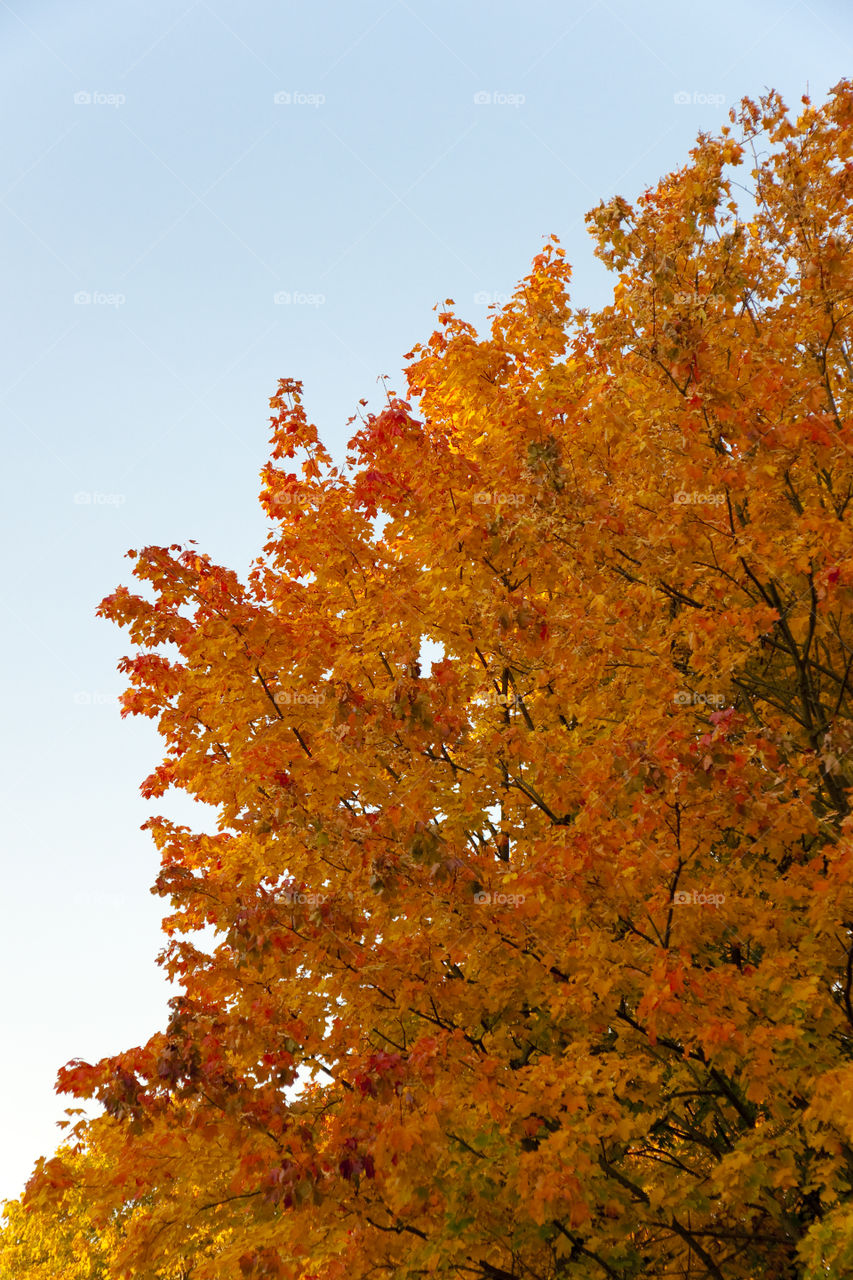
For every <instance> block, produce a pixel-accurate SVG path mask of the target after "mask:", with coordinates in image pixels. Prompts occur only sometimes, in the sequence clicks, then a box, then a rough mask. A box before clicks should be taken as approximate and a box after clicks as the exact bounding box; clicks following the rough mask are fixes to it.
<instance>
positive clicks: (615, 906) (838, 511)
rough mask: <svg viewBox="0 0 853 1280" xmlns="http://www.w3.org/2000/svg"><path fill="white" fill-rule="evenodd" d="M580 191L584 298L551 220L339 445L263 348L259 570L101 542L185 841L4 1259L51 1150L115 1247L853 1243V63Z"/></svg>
mask: <svg viewBox="0 0 853 1280" xmlns="http://www.w3.org/2000/svg"><path fill="white" fill-rule="evenodd" d="M743 187H745V188H746V189H747V192H748V194H747V197H746V200H745V201H744V200H741V203H740V205H739V203H738V198H737V192H738V191H739V190H742V189H743ZM742 208H745V211H744V212H742V211H741V209H742ZM588 221H589V224H590V228H591V231H592V234H593V237H594V240H595V244H596V251H597V253H598V254H599V256H600V257H601V258H602V260H603V261H604V262H605V263H606V264H607V266H608V267H609V268H611V269H612V271H613V272H614V275H615V277H616V279H615V287H614V292H613V301H612V304H611V305H609V306H606V307H604V308H603V309H602V310H601V311H599V312H597V313H591V312H589V311H586V310H578V309H576V308H574V307H573V305H572V303H571V300H570V297H569V293H568V281H569V267H568V265H567V264H566V262H565V259H564V255H563V250H562V249H561V248H560V247H559V245H558V243H557V242H556V240H554V239H552V240H550V241H549V242H548V243H547V244H546V246H545V248H544V249H543V251H542V253H541V254H540V255H539V256H538V257H537V258H536V259H535V261H534V264H533V269H532V271H531V274H530V275H529V276H528V277H527V278H526V279H525V280H524V281H523V282H522V283H521V285H520V286H519V288H518V290H517V292H516V294H515V295H514V297H513V299H512V300H511V301H510V302H509V303H508V304H507V305H506V306H505V307H503V308H501V309H498V310H496V311H495V313H494V315H493V318H492V321H491V329H490V333H489V335H488V336H487V337H481V336H479V335H478V333H477V332H476V331H475V329H474V328H472V326H471V325H469V324H467V323H465V322H464V321H463V320H462V319H460V318H459V317H458V316H457V315H456V314H455V312H454V311H453V309H452V303H450V302H448V303H447V304H446V309H445V310H444V311H443V312H442V313H441V314H440V316H439V328H438V330H437V332H436V333H434V334H433V336H432V337H431V338H430V339H429V341H428V342H427V343H426V344H425V345H423V346H419V347H416V348H415V350H414V351H413V352H411V353H409V356H408V357H407V360H408V366H407V377H408V393H407V398H406V399H401V398H397V397H396V396H393V395H391V396H389V400H388V404H387V406H386V407H385V408H384V409H383V410H382V411H381V412H379V413H377V414H372V413H368V414H366V415H363V416H362V418H361V420H360V422H358V424H357V430H356V432H355V435H354V437H353V439H352V441H351V443H350V453H349V454H348V456H347V458H346V460H345V461H339V462H338V463H337V464H336V462H335V460H334V459H333V458H332V457H331V456H330V454H329V452H328V451H327V449H326V448H325V447H324V446H323V444H322V443H321V441H320V438H319V435H318V432H317V430H316V428H315V427H314V426H313V425H311V423H310V422H309V421H308V419H307V416H306V414H305V411H304V409H303V405H302V401H301V391H300V386H299V384H298V383H295V382H290V381H283V382H281V383H280V385H279V389H278V391H277V393H276V395H275V396H274V397H273V399H272V401H271V406H272V409H273V414H274V416H273V419H272V426H273V434H272V446H273V447H272V456H271V460H270V462H269V463H268V465H266V466H265V468H264V470H263V473H262V476H263V491H262V502H263V504H264V506H265V509H266V511H267V513H268V515H269V517H270V520H271V532H270V535H269V539H268V541H267V543H266V546H265V547H264V551H263V554H262V555H261V556H260V557H259V559H258V560H257V562H256V563H255V564H254V566H253V568H252V570H251V572H250V574H249V575H248V579H247V581H245V582H242V581H240V580H239V578H238V577H237V575H236V574H235V573H233V572H231V571H230V570H228V569H225V568H222V567H220V566H218V565H216V564H214V563H212V562H211V560H210V559H209V558H208V557H207V556H205V555H204V554H202V553H200V552H198V551H197V550H196V549H195V548H194V547H192V546H190V547H188V548H182V547H179V546H172V547H147V548H145V549H144V550H143V551H141V552H139V553H136V552H131V553H130V554H131V556H132V557H133V559H134V562H135V563H134V574H135V576H136V579H137V581H138V582H139V583H140V584H141V585H140V589H139V590H138V591H135V592H134V591H131V590H130V589H128V588H127V587H120V588H119V589H118V590H117V591H116V592H115V593H114V594H113V595H111V596H108V597H107V599H105V600H104V601H103V603H102V605H101V608H100V612H101V614H102V615H103V616H104V617H106V618H108V619H110V620H112V621H113V622H116V623H118V624H120V625H122V626H125V627H127V629H128V632H129V636H130V641H131V643H132V645H133V654H132V655H131V656H129V657H128V658H126V659H124V660H123V663H122V669H123V671H124V672H125V673H126V675H127V677H128V680H129V689H128V692H127V693H126V694H125V695H124V711H125V713H128V714H136V715H144V716H148V717H151V718H152V719H154V720H156V722H157V724H158V726H159V730H160V733H161V734H162V735H163V739H164V742H165V754H164V757H163V760H162V763H161V764H160V765H159V766H158V767H157V768H156V769H155V770H154V772H153V773H152V774H151V776H150V777H149V778H148V779H147V780H146V782H145V783H144V786H143V792H144V794H145V795H146V796H149V797H151V798H157V797H160V796H162V795H163V794H164V793H165V792H166V791H167V789H168V788H170V787H177V788H181V789H183V790H184V791H185V792H187V793H189V794H190V795H191V796H194V797H196V798H197V799H198V800H201V801H204V802H205V803H206V804H209V805H213V806H215V807H216V809H217V811H218V814H219V822H218V831H217V833H216V834H213V835H207V834H198V833H194V832H193V831H191V830H190V829H188V828H187V827H185V826H180V825H177V824H175V823H173V822H170V821H167V820H166V819H165V818H162V817H154V818H152V819H151V820H150V822H149V823H148V824H147V825H148V826H149V828H150V831H151V835H152V837H153V840H154V842H155V844H156V846H157V849H158V850H159V853H160V856H161V859H162V867H161V870H160V873H159V876H158V878H157V882H156V888H155V891H156V892H157V893H159V894H161V895H162V896H163V897H164V899H167V900H168V901H169V902H170V904H171V907H170V914H168V915H167V916H166V918H165V920H164V928H165V931H166V934H167V935H168V939H169V940H168V943H167V945H166V947H165V950H164V952H163V954H162V957H161V961H162V964H163V965H164V966H165V968H166V971H167V972H168V974H169V975H170V976H171V977H172V978H173V979H174V981H175V983H176V984H177V990H179V992H180V994H178V995H176V996H175V998H174V999H173V1000H172V1002H171V1007H172V1013H171V1018H170V1020H169V1023H168V1026H166V1027H165V1028H164V1029H163V1030H162V1031H160V1032H158V1033H157V1034H155V1035H154V1036H152V1037H151V1039H150V1040H148V1042H147V1043H145V1044H144V1045H142V1046H141V1047H138V1048H133V1049H129V1050H128V1051H127V1052H125V1053H121V1054H118V1055H116V1056H115V1057H112V1058H109V1059H105V1060H103V1061H101V1062H98V1063H96V1064H88V1063H83V1062H75V1063H71V1064H69V1065H68V1066H67V1067H66V1068H64V1070H63V1071H62V1072H61V1074H60V1080H59V1086H60V1088H61V1089H62V1090H63V1091H64V1092H66V1093H69V1094H71V1095H74V1096H75V1097H76V1098H78V1099H87V1098H88V1099H96V1100H97V1101H99V1102H100V1104H101V1105H102V1108H103V1115H102V1116H100V1117H99V1118H97V1119H94V1120H87V1121H83V1122H80V1121H77V1122H75V1123H74V1125H73V1126H72V1128H71V1130H70V1134H69V1145H68V1146H67V1147H66V1148H65V1152H66V1154H65V1155H63V1154H62V1153H60V1154H59V1156H57V1157H56V1159H55V1160H54V1161H52V1162H48V1163H44V1162H42V1163H41V1164H40V1165H39V1166H38V1167H37V1169H36V1172H35V1174H34V1175H33V1178H32V1179H31V1181H30V1183H29V1186H28V1190H27V1194H26V1196H25V1198H24V1202H23V1203H24V1207H23V1208H22V1207H21V1206H20V1205H18V1206H13V1213H12V1218H11V1220H10V1225H9V1226H8V1227H7V1230H6V1234H5V1237H4V1248H5V1249H9V1248H11V1247H13V1245H12V1244H10V1243H9V1242H10V1240H14V1239H17V1238H19V1236H20V1229H21V1228H20V1223H21V1221H22V1214H24V1210H25V1209H26V1215H25V1216H26V1217H27V1219H28V1222H30V1223H31V1224H34V1225H31V1226H30V1227H29V1228H28V1229H29V1230H30V1231H31V1232H32V1231H36V1232H37V1233H38V1232H41V1233H42V1235H43V1236H44V1237H45V1239H50V1238H53V1237H55V1236H56V1234H57V1232H61V1220H62V1215H63V1214H66V1217H67V1210H68V1205H69V1203H70V1201H69V1197H73V1196H78V1197H79V1194H80V1186H81V1179H80V1177H79V1167H80V1162H84V1163H85V1164H86V1165H87V1168H88V1174H87V1177H86V1179H85V1186H86V1205H87V1206H88V1207H87V1210H86V1211H87V1213H89V1214H90V1215H93V1217H94V1219H95V1220H97V1221H108V1220H109V1221H112V1220H114V1218H115V1216H116V1215H118V1218H119V1219H120V1229H118V1228H117V1229H116V1233H115V1240H114V1241H112V1242H111V1245H110V1254H109V1266H110V1271H109V1274H110V1275H111V1276H113V1275H114V1276H116V1277H119V1276H134V1277H161V1278H164V1280H165V1278H169V1277H177V1276H180V1275H185V1276H191V1277H192V1278H193V1280H208V1278H209V1280H231V1278H232V1277H233V1278H234V1280H237V1278H238V1277H243V1278H256V1280H260V1278H261V1277H285V1278H286V1280H309V1277H311V1278H313V1280H345V1278H346V1280H367V1277H376V1276H387V1277H391V1278H393V1280H407V1278H409V1277H416V1276H423V1275H436V1276H446V1277H454V1278H458V1280H527V1278H529V1280H557V1278H559V1277H566V1278H567V1280H574V1278H576V1277H577V1278H578V1280H584V1278H586V1277H589V1278H590V1280H593V1278H596V1280H600V1278H602V1277H609V1278H610V1280H629V1278H630V1277H640V1276H642V1277H663V1276H667V1277H683V1278H684V1280H687V1278H688V1277H689V1278H691V1280H693V1278H698V1277H701V1278H703V1280H706V1278H707V1280H711V1278H713V1280H760V1278H764V1277H775V1278H778V1280H794V1278H795V1277H796V1278H798V1280H818V1278H820V1280H825V1278H826V1277H838V1278H841V1277H845V1276H849V1275H850V1274H853V1202H851V1183H853V818H851V814H850V799H849V794H850V782H851V776H853V775H851V754H850V753H851V745H853V722H852V721H851V711H853V706H851V683H850V674H851V668H853V553H852V552H851V496H853V458H851V449H853V426H851V419H850V401H851V393H853V366H851V348H850V340H851V333H850V328H851V314H853V279H852V278H851V264H853V257H851V243H853V82H842V83H841V84H839V85H837V86H836V88H835V89H834V90H833V91H832V93H831V95H830V97H829V99H828V100H827V102H826V104H825V105H823V106H822V107H819V108H818V107H814V106H813V105H812V104H811V103H810V102H809V100H808V99H803V105H802V110H801V111H800V113H799V115H798V116H797V117H796V118H792V117H791V115H790V114H789V113H788V111H787V110H786V108H785V106H784V104H783V103H782V102H781V100H780V99H779V97H778V96H777V95H776V94H775V93H770V94H768V95H766V96H765V97H763V98H762V99H761V100H760V101H759V102H758V103H753V102H751V101H749V100H745V101H744V103H743V104H742V106H741V108H740V110H739V111H737V112H735V111H733V112H732V113H731V117H730V124H729V125H728V126H726V127H725V128H723V130H722V132H721V134H720V135H719V136H717V137H711V136H706V135H702V136H700V138H699V139H698V141H697V144H696V146H695V147H694V148H693V150H692V151H691V153H690V159H689V163H687V164H686V165H685V166H684V167H683V168H682V169H680V170H678V171H677V172H675V173H672V174H670V175H669V176H667V177H666V178H665V179H664V180H663V181H661V182H660V184H659V185H658V186H657V187H655V188H654V189H651V190H649V191H647V192H645V194H643V195H642V196H641V197H640V198H639V200H637V202H636V203H635V204H634V205H631V204H629V203H628V202H627V201H626V200H624V199H622V198H619V197H617V198H616V199H613V200H611V201H610V202H608V203H606V204H602V205H600V206H599V207H598V208H597V209H595V210H594V211H593V212H592V213H591V214H590V215H589V217H588ZM425 640H426V641H430V642H432V647H431V648H430V649H429V652H431V653H433V654H436V653H437V654H438V655H439V656H437V657H435V658H434V660H433V661H432V663H431V666H430V667H429V669H427V666H426V662H425V660H423V659H422V655H423V654H424V641H425ZM204 926H210V927H211V928H212V930H213V931H215V935H214V936H215V942H213V943H211V944H210V945H209V946H204V945H202V940H201V937H200V935H199V932H198V931H199V930H200V929H202V928H203V927H204ZM309 1074H310V1075H311V1077H312V1078H311V1080H310V1081H309V1082H307V1083H304V1082H305V1080H306V1077H307V1076H308V1075H309ZM300 1082H303V1083H300ZM69 1152H70V1153H71V1154H68V1153H69ZM111 1215H112V1217H111ZM16 1232H17V1233H18V1235H17V1236H16ZM18 1274H20V1275H26V1276H27V1277H32V1278H33V1280H40V1276H41V1273H40V1272H39V1271H38V1270H36V1269H32V1270H30V1269H27V1270H25V1271H20V1272H19V1273H18ZM93 1274H97V1273H93ZM68 1275H69V1277H71V1276H74V1277H75V1280H76V1273H72V1272H69V1273H68Z"/></svg>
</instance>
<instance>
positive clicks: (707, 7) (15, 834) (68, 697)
mask: <svg viewBox="0 0 853 1280" xmlns="http://www.w3.org/2000/svg"><path fill="white" fill-rule="evenodd" d="M851 54H853V10H851V8H850V5H849V0H810V2H809V3H801V2H799V0H795V2H794V3H790V4H788V3H786V2H785V0H746V2H745V0H737V2H736V3H735V2H733V0H716V2H715V3H714V4H706V3H703V4H696V3H691V0H646V2H645V3H639V2H638V0H633V2H632V0H606V2H605V0H598V2H596V0H589V2H587V0H563V2H562V3H560V2H559V0H524V2H523V3H522V2H521V0H429V2H428V3H427V0H334V3H332V2H330V0H325V2H324V0H313V2H312V3H299V4H297V3H287V2H286V0H248V2H247V0H194V2H190V3H183V0H181V2H174V0H173V2H172V3H169V2H168V0H145V2H144V3H143V2H142V0H121V3H116V0H109V2H107V0H98V2H97V3H95V2H91V0H75V3H73V4H71V3H68V0H51V2H48V0H12V2H11V3H6V2H5V0H0V63H2V76H0V86H2V87H0V95H2V98H3V104H4V108H5V122H6V123H5V128H4V129H3V134H2V172H0V221H2V231H3V234H2V250H1V251H0V252H2V257H3V264H2V265H3V276H4V281H5V308H4V310H5V322H6V323H5V330H4V338H3V342H2V348H0V404H2V413H3V421H4V424H5V453H6V466H5V467H4V470H3V480H2V484H3V489H4V493H3V502H2V517H3V520H4V523H5V531H4V532H5V536H4V538H3V545H4V548H5V553H6V564H5V571H4V591H3V595H2V607H3V610H4V611H5V615H6V617H5V625H4V627H3V629H2V637H3V644H4V647H5V653H4V655H3V660H2V663H0V673H2V679H3V694H2V707H3V712H4V719H5V734H4V759H3V767H2V774H0V791H2V801H3V818H2V833H3V843H4V849H3V876H2V888H3V903H2V912H3V919H2V934H0V937H2V961H3V975H4V982H3V1002H2V1023H3V1036H2V1041H3V1046H4V1048H3V1053H2V1056H0V1072H2V1077H1V1078H0V1108H2V1114H0V1134H2V1144H0V1198H2V1197H3V1196H5V1195H13V1194H17V1192H18V1191H19V1189H20V1187H21V1185H22V1183H23V1180H24V1178H25V1177H26V1176H27V1175H28V1173H29V1171H30V1168H31V1166H32V1163H33V1161H34V1160H35V1158H36V1156H37V1155H39V1154H40V1153H42V1152H44V1153H47V1152H49V1151H52V1150H53V1148H54V1146H55V1145H56V1141H57V1139H58V1137H59V1131H58V1130H56V1129H55V1127H54V1123H55V1121H56V1120H57V1119H60V1118H61V1115H62V1107H63V1106H64V1105H67V1104H66V1102H64V1101H60V1100H59V1099H57V1098H56V1097H55V1095H54V1094H53V1082H54V1079H55V1075H56V1070H57V1068H58V1067H59V1066H60V1065H61V1064H62V1063H63V1062H65V1061H67V1060H68V1059H70V1058H72V1057H82V1058H87V1059H92V1058H96V1057H99V1056H101V1055H103V1054H106V1053H109V1052H114V1051H117V1050H119V1049H121V1048H123V1047H128V1046H130V1045H133V1044H137V1043H141V1042H142V1041H143V1040H144V1039H146V1038H147V1036H148V1035H149V1034H151V1032H153V1031H154V1030H155V1029H157V1028H158V1027H159V1026H160V1025H162V1023H163V1019H164V1011H165V1001H166V999H167V997H168V994H169V990H168V988H167V986H166V984H165V982H164V980H163V978H162V975H161V972H160V970H159V969H158V968H157V967H156V965H155V963H154V958H155V955H156V953H157V951H158V949H159V946H160V938H159V935H158V924H159V918H160V909H161V905H162V904H161V901H160V900H159V899H157V898H155V897H152V896H151V895H150V894H149V892H148V889H149V886H150V885H151V883H152V882H153V880H154V877H155V875H156V870H157V859H156V855H155V852H154V849H153V846H152V845H151V844H150V843H149V840H148V837H147V836H146V835H144V834H143V833H141V832H140V831H139V825H140V823H141V822H142V821H143V820H144V818H145V817H146V815H147V814H148V812H149V811H150V808H151V806H149V805H148V804H146V803H145V802H143V801H142V800H141V799H140V797H139V794H138V784H139V782H140V781H141V780H142V778H143V777H144V776H145V775H146V774H147V773H148V772H149V771H150V769H151V768H153V766H154V764H155V763H157V761H158V759H159V756H158V750H159V748H158V741H157V738H156V734H155V731H154V729H153V727H152V726H151V725H150V724H149V723H148V722H144V723H139V722H133V721H126V722H122V721H121V720H120V718H119V715H118V710H117V706H116V696H117V694H118V693H119V691H120V689H121V688H122V682H121V679H120V677H119V676H118V675H117V673H116V671H115V664H116V661H117V659H118V657H119V656H120V655H121V654H122V653H123V652H125V651H126V646H125V643H124V640H123V636H122V633H120V632H118V631H117V630H115V629H113V628H112V627H110V626H109V625H108V624H107V623H104V622H99V621H97V620H96V619H95V617H94V610H95V607H96V605H97V602H98V601H99V600H100V599H101V597H102V596H104V595H105V594H107V593H108V592H110V591H112V590H113V589H114V587H115V586H116V585H117V584H118V583H119V582H128V580H129V572H128V570H129V563H128V562H127V561H125V560H124V559H123V554H124V552H125V550H126V549H127V548H128V547H138V546H140V545H144V544H145V543H149V542H167V543H168V542H173V541H185V540H186V539H188V538H193V537H194V538H197V539H198V541H199V544H200V546H201V547H202V548H203V549H205V550H207V551H209V552H210V553H211V554H212V555H213V557H214V558H215V559H218V560H219V561H221V562H223V563H226V564H229V565H231V566H233V567H235V568H238V569H240V570H245V567H246V566H247V565H248V562H249V561H250V559H251V558H252V556H253V555H254V554H255V553H256V552H257V551H258V550H259V548H260V544H261V541H262V537H263V531H264V517H263V513H262V511H261V508H260V506H259V504H258V502H257V499H256V494H257V489H258V471H259V469H260V467H261V465H262V464H263V462H264V460H265V457H266V448H267V439H268V430H267V419H268V414H269V410H268V404H267V401H268V398H269V396H270V395H271V394H272V393H273V391H274V390H275V387H276V382H277V379H278V378H279V377H296V378H301V379H303V380H304V382H305V388H306V402H307V406H308V408H309V410H310V412H311V414H312V416H313V418H314V420H315V421H316V422H317V423H318V425H319V426H320V427H321V430H322V432H323V433H324V436H325V439H326V441H327V442H328V443H329V444H330V445H331V447H332V448H333V451H335V452H336V453H338V454H340V453H341V451H342V446H343V444H344V443H345V441H346V438H347V435H348V431H347V428H346V425H345V424H346V419H347V417H348V416H349V415H350V413H352V412H353V411H354V408H355V405H356V402H357V400H358V399H359V398H360V397H362V396H364V397H367V398H368V399H369V400H370V401H371V403H372V404H377V403H379V401H380V400H381V398H382V397H381V394H380V389H379V388H378V387H377V383H376V379H377V376H378V375H381V374H388V375H389V376H390V386H391V388H393V389H395V390H402V379H401V377H400V368H401V363H402V360H401V358H402V355H403V353H404V352H405V351H407V350H409V348H410V347H411V346H412V344H413V343H415V342H416V341H418V340H422V339H425V338H426V337H428V335H429V333H430V332H431V329H432V326H433V322H434V319H435V317H434V316H433V313H432V307H433V305H434V304H435V303H436V302H439V301H441V300H443V299H445V298H448V297H452V298H454V299H455V300H456V304H457V309H458V310H459V311H460V312H461V313H462V314H463V315H464V316H465V317H466V318H467V319H469V320H471V321H473V322H474V323H482V322H483V321H484V319H485V316H486V309H485V306H484V305H483V303H482V296H483V295H488V296H489V297H490V298H495V297H500V295H504V294H508V293H509V292H510V291H511V289H512V287H513V285H514V283H515V282H516V280H517V279H518V278H519V277H520V276H522V275H524V274H525V273H526V270H527V268H528V265H529V262H530V260H531V258H532V257H533V256H534V254H536V253H537V252H538V250H539V248H540V245H541V242H542V238H543V236H546V235H549V234H551V233H552V232H553V233H556V234H557V235H559V236H560V237H561V239H562V241H563V244H564V245H565V247H566V250H567V253H568V256H569V258H570V259H571V261H572V262H573V263H574V266H575V276H574V294H575V298H576V300H577V301H578V303H579V304H580V305H590V306H597V305H601V304H602V303H603V302H604V300H605V297H606V291H607V289H608V287H609V285H608V280H607V277H606V275H605V272H604V270H603V268H601V267H600V265H599V264H598V263H597V262H596V261H595V260H594V258H593V256H592V251H591V247H590V241H589V238H588V235H587V233H586V231H585V228H584V223H583V214H584V213H585V212H586V211H587V210H588V209H589V208H591V207H592V206H593V205H595V204H596V203H597V202H598V200H599V199H601V198H607V197H609V196H611V195H613V194H614V193H616V192H619V193H621V194H623V195H624V196H626V197H627V198H629V199H631V198H633V197H634V196H635V195H636V194H638V193H639V192H640V191H641V190H642V189H643V188H644V187H646V186H648V185H651V184H652V183H653V182H654V181H655V180H656V179H657V178H658V177H659V176H660V175H661V174H663V173H664V172H666V171H667V170H669V169H671V168H674V167H676V166H677V165H679V164H681V163H682V162H683V161H684V160H685V159H686V156H687V150H688V148H689V146H690V145H691V143H692V142H693V140H694V138H695V135H696V133H697V131H699V130H707V131H714V130H716V129H717V128H718V127H719V126H720V125H721V124H723V123H724V122H725V118H726V112H727V110H728V108H729V106H730V105H732V104H733V103H735V102H737V100H738V99H739V98H740V97H741V96H742V95H743V94H750V95H751V96H757V95H758V94H759V93H761V92H762V91H763V90H764V89H765V88H767V87H774V88H777V89H779V90H780V91H781V92H782V94H783V95H784V96H785V97H786V99H787V101H788V102H789V105H792V106H796V104H797V103H798V101H799V98H800V95H801V94H802V93H803V92H804V91H805V90H806V87H807V85H808V87H809V89H810V91H811V93H812V95H813V97H814V99H815V100H822V99H823V98H824V97H825V95H826V92H827V90H828V89H829V88H830V86H832V85H833V84H835V83H836V82H837V81H838V80H839V79H841V78H842V76H844V75H846V74H849V73H850V71H851V69H853V60H851ZM677 94H681V95H682V96H684V95H686V96H687V98H688V99H689V100H688V101H687V102H679V101H677V100H676V95H677ZM276 95H279V98H280V99H281V98H282V97H283V98H284V99H285V100H283V101H282V100H279V101H278V102H277V101H276V100H275V99H276ZM477 95H479V96H480V98H482V97H483V96H488V98H489V101H486V102H483V101H478V100H477ZM288 96H289V101H288V100H287V98H288ZM519 99H523V100H521V101H520V100H519ZM277 294H278V295H280V296H281V295H289V296H290V301H289V302H287V301H279V302H276V301H275V297H276V295H277ZM81 296H82V297H86V296H88V298H89V301H88V302H85V301H81V300H80V299H81ZM156 808H157V809H159V810H160V811H164V812H169V813H171V814H175V815H178V814H185V813H187V812H188V810H189V808H190V806H188V805H184V806H180V805H179V804H177V803H174V802H173V803H169V804H167V802H165V801H162V802H159V803H158V804H157V806H156Z"/></svg>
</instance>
